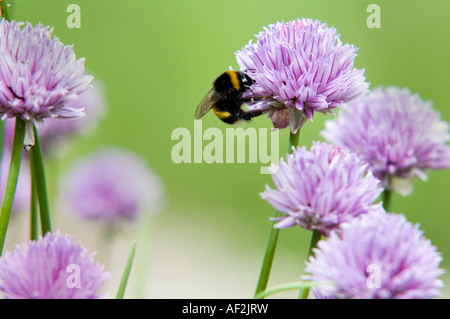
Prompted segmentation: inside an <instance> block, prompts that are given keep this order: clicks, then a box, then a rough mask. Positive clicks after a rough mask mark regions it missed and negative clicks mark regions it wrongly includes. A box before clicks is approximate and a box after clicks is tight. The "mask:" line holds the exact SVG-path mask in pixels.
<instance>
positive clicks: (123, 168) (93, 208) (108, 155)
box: [61, 149, 164, 222]
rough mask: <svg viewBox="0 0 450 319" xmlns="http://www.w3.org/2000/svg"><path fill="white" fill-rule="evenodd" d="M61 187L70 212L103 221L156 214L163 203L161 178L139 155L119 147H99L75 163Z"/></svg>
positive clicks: (117, 220)
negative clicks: (145, 212)
mask: <svg viewBox="0 0 450 319" xmlns="http://www.w3.org/2000/svg"><path fill="white" fill-rule="evenodd" d="M61 189H62V193H63V195H62V196H63V201H64V203H65V205H66V207H70V208H69V210H71V211H72V212H73V213H75V214H77V215H79V216H82V217H84V218H88V219H95V220H102V221H106V222H119V221H121V220H133V219H136V217H137V215H138V213H140V212H144V211H147V210H148V211H149V212H151V213H157V212H159V211H160V210H161V209H162V206H163V204H164V193H163V187H162V183H161V181H160V179H159V178H158V177H157V176H156V175H155V174H154V173H153V172H152V171H151V170H150V168H149V167H148V165H147V164H146V163H145V162H144V161H143V160H142V159H141V158H140V157H138V156H137V155H135V154H133V153H130V152H127V151H123V150H120V149H104V150H100V151H97V152H96V153H95V154H94V155H91V156H89V157H87V158H85V159H82V160H80V161H79V162H77V163H76V164H75V165H74V166H73V167H72V168H71V169H70V171H69V172H68V174H67V176H65V177H64V178H63V180H62V187H61ZM67 205H68V206H67Z"/></svg>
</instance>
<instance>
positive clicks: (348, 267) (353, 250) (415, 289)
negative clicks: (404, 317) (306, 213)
mask: <svg viewBox="0 0 450 319" xmlns="http://www.w3.org/2000/svg"><path fill="white" fill-rule="evenodd" d="M314 253H315V255H314V257H310V259H309V261H308V263H307V265H306V269H305V271H306V273H307V275H305V276H304V277H303V279H304V280H311V281H315V282H323V283H324V285H323V286H320V288H319V289H320V292H319V294H316V296H317V295H319V296H326V297H328V298H330V297H331V298H345V299H350V298H356V299H400V298H407V299H412V298H419V299H423V298H433V297H436V296H438V295H439V288H441V287H442V286H443V284H442V281H441V280H439V279H438V277H439V276H440V275H441V274H442V273H443V270H442V269H439V264H440V262H441V260H442V258H441V256H440V254H439V253H438V252H437V251H436V247H434V246H432V245H431V242H430V240H428V239H426V238H425V237H424V236H423V232H422V231H420V230H419V227H418V226H417V225H413V224H411V223H410V222H408V221H407V220H406V218H405V217H404V216H403V215H398V214H390V213H386V212H383V211H380V212H377V213H370V214H366V215H364V216H361V217H360V218H356V219H353V220H352V221H350V223H348V224H346V225H342V231H341V232H339V234H337V233H336V232H332V233H331V234H330V236H329V237H328V239H327V240H324V241H320V242H319V243H318V248H316V249H315V250H314Z"/></svg>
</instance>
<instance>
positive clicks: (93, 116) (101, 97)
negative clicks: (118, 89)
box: [38, 79, 106, 150]
mask: <svg viewBox="0 0 450 319" xmlns="http://www.w3.org/2000/svg"><path fill="white" fill-rule="evenodd" d="M70 107H71V108H74V109H83V108H84V109H85V111H86V116H85V117H83V118H81V119H73V120H61V119H59V118H54V119H48V120H46V121H45V123H43V124H40V125H39V127H38V133H39V138H40V142H41V145H42V148H44V150H47V149H49V148H51V147H52V146H54V145H56V144H61V142H63V141H65V140H67V138H68V137H69V136H71V135H74V134H83V135H87V134H90V133H92V132H93V130H94V129H95V128H96V126H97V124H98V122H99V120H100V118H101V117H102V116H103V115H104V113H105V110H106V98H105V92H104V88H103V85H102V84H101V83H100V82H99V81H98V80H97V79H96V80H95V83H94V86H93V87H91V88H89V89H87V90H86V91H84V92H83V93H81V94H80V95H79V96H78V98H77V99H76V100H74V101H72V102H71V103H70Z"/></svg>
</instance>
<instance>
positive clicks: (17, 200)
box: [0, 148, 31, 212]
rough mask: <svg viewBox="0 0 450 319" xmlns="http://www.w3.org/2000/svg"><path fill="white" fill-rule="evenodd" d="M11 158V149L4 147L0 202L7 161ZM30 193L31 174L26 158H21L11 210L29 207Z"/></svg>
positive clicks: (16, 210) (5, 178)
mask: <svg viewBox="0 0 450 319" xmlns="http://www.w3.org/2000/svg"><path fill="white" fill-rule="evenodd" d="M10 159H11V150H8V149H6V148H5V149H4V150H3V154H2V162H1V171H0V174H1V176H0V181H1V184H0V185H1V188H0V191H1V193H0V203H1V201H2V200H3V196H4V194H5V187H6V180H7V179H8V172H9V161H10ZM30 195H31V176H30V169H29V162H28V159H23V160H22V165H21V166H20V173H19V180H18V182H17V187H16V194H15V196H14V202H13V207H12V211H13V212H19V211H22V210H25V209H29V207H30Z"/></svg>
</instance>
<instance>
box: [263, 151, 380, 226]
mask: <svg viewBox="0 0 450 319" xmlns="http://www.w3.org/2000/svg"><path fill="white" fill-rule="evenodd" d="M271 169H272V178H273V181H274V184H275V187H276V189H271V188H270V187H269V186H267V185H266V190H265V191H264V192H263V193H261V196H262V198H263V199H265V200H267V201H268V202H269V203H270V204H271V205H272V206H273V207H274V208H275V209H277V210H278V211H279V212H281V213H283V214H284V216H282V217H279V218H276V219H275V220H277V221H278V223H277V224H276V225H275V227H278V228H285V227H290V226H294V225H297V224H298V225H300V226H302V227H304V228H306V229H308V230H314V229H317V230H318V231H320V232H321V233H322V234H323V235H328V233H329V232H330V231H331V230H332V229H334V228H336V227H338V226H339V225H340V224H341V223H343V222H346V221H349V220H350V219H352V218H354V217H356V216H359V215H361V214H365V213H368V212H370V211H372V210H374V209H378V207H379V204H373V202H374V201H375V200H376V199H377V197H378V196H379V194H380V193H381V191H382V189H381V187H380V182H379V181H378V180H377V179H376V178H375V177H374V176H373V175H372V173H371V172H370V171H369V170H368V168H367V164H365V163H364V162H362V161H361V160H360V159H359V157H358V156H356V155H355V154H352V153H349V152H346V151H343V150H341V149H339V148H338V147H334V146H332V145H330V144H326V143H320V142H315V143H314V144H313V146H312V147H311V151H308V150H307V149H306V147H301V148H297V149H294V152H293V154H288V155H287V159H286V161H284V159H282V160H281V162H280V164H279V165H278V166H272V167H271Z"/></svg>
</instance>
